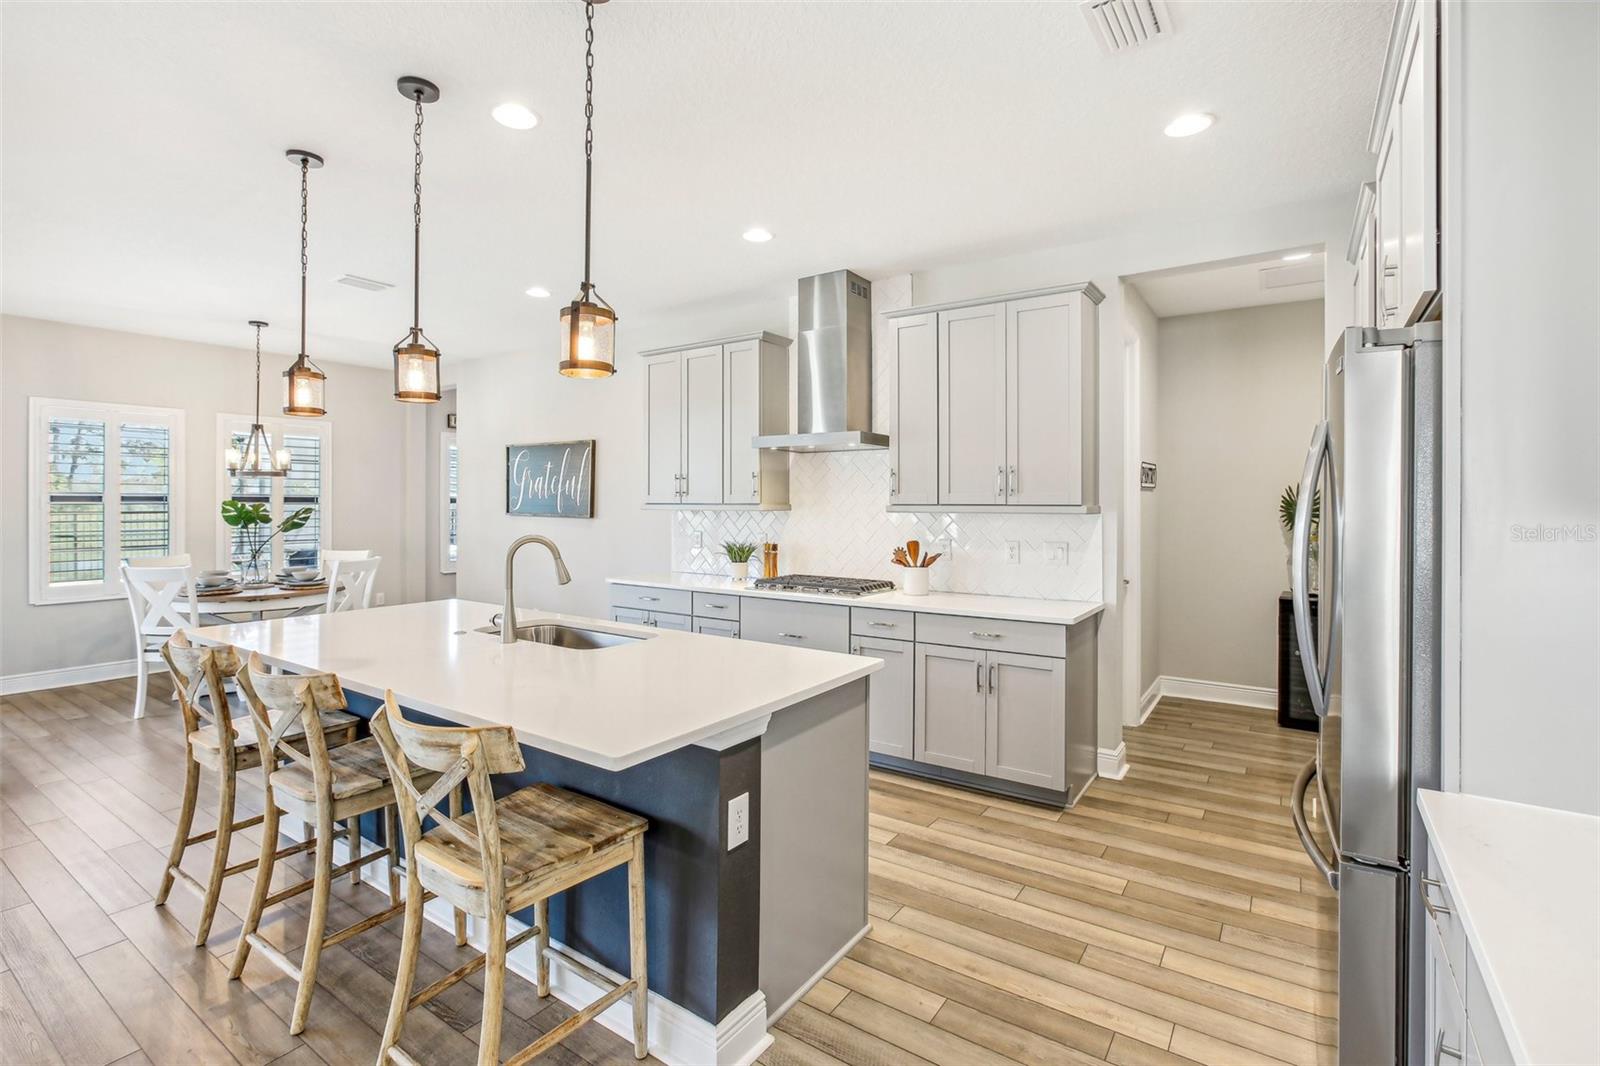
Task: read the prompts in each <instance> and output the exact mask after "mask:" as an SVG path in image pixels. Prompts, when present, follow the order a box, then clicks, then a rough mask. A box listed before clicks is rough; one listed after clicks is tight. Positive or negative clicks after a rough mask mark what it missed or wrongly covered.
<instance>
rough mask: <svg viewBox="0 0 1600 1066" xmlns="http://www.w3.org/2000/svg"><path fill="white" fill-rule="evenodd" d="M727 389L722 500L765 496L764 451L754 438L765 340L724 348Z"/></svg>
mask: <svg viewBox="0 0 1600 1066" xmlns="http://www.w3.org/2000/svg"><path fill="white" fill-rule="evenodd" d="M722 362H723V392H724V393H725V394H726V396H727V398H728V413H727V418H726V419H725V420H724V421H725V422H726V425H727V440H726V443H725V445H724V447H725V449H726V456H725V458H724V469H723V479H724V480H723V486H722V500H723V502H724V503H757V502H759V501H760V499H761V452H760V451H759V450H757V448H756V447H755V445H753V444H751V443H750V441H751V439H752V438H753V437H755V436H756V435H757V434H759V433H760V432H761V342H760V341H759V340H756V339H754V338H752V339H750V340H747V341H739V342H737V343H735V344H726V345H723V348H722Z"/></svg>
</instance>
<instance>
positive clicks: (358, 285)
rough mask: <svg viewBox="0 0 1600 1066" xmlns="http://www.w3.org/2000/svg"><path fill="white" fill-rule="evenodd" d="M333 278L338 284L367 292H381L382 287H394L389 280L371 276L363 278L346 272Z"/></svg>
mask: <svg viewBox="0 0 1600 1066" xmlns="http://www.w3.org/2000/svg"><path fill="white" fill-rule="evenodd" d="M334 280H336V281H337V282H338V283H339V284H340V285H348V286H350V287H351V288H352V289H365V290H366V291H368V292H382V291H383V290H384V289H392V288H394V283H393V282H391V281H377V280H376V279H373V278H364V277H362V276H361V275H360V274H346V275H345V276H344V277H342V278H336V279H334Z"/></svg>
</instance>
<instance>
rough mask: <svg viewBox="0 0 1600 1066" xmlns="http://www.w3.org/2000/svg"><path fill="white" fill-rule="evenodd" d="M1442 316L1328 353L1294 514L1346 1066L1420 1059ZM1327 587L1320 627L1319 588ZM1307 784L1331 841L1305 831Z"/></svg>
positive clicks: (1304, 836) (1312, 775)
mask: <svg viewBox="0 0 1600 1066" xmlns="http://www.w3.org/2000/svg"><path fill="white" fill-rule="evenodd" d="M1441 358H1442V346H1441V343H1440V334H1439V326H1438V324H1437V323H1424V324H1419V325H1417V326H1414V327H1411V328H1408V329H1368V328H1359V327H1358V328H1352V329H1347V330H1345V331H1344V334H1343V335H1342V337H1341V338H1340V341H1339V343H1338V344H1337V345H1335V347H1334V349H1333V352H1332V353H1331V354H1330V355H1329V357H1328V362H1327V365H1326V368H1325V380H1324V390H1323V421H1322V422H1321V423H1320V424H1319V425H1318V426H1317V427H1316V430H1315V431H1314V433H1313V434H1312V440H1311V450H1310V454H1309V455H1308V456H1307V457H1306V465H1305V473H1304V475H1303V476H1302V478H1301V482H1300V499H1301V500H1303V501H1308V500H1313V499H1315V498H1317V495H1316V494H1319V493H1320V501H1321V505H1322V506H1321V514H1320V520H1319V522H1318V525H1319V526H1320V528H1319V529H1318V530H1317V536H1316V538H1315V541H1313V538H1312V511H1313V509H1312V508H1311V507H1306V506H1302V507H1301V508H1300V509H1299V512H1298V514H1297V516H1296V521H1295V527H1294V537H1293V541H1292V567H1291V569H1292V573H1291V582H1290V584H1291V591H1292V593H1293V596H1294V607H1295V625H1296V630H1297V639H1298V642H1299V646H1300V654H1301V660H1302V666H1303V668H1304V670H1305V673H1306V680H1307V683H1308V686H1309V688H1310V690H1311V698H1312V705H1313V707H1314V708H1315V709H1316V711H1317V715H1318V717H1319V718H1320V719H1321V721H1320V724H1319V725H1320V728H1319V733H1318V739H1317V755H1316V758H1315V760H1314V761H1313V762H1312V763H1311V764H1310V765H1308V766H1307V767H1306V768H1305V769H1304V770H1303V771H1301V773H1300V775H1299V777H1298V778H1297V780H1296V782H1295V792H1294V804H1293V807H1292V813H1293V818H1294V823H1295V827H1296V829H1297V830H1298V831H1299V835H1300V841H1301V843H1302V844H1303V845H1304V846H1305V849H1306V852H1307V854H1309V855H1310V856H1311V860H1312V862H1314V863H1315V864H1316V865H1317V868H1318V870H1319V871H1321V873H1322V874H1323V876H1324V877H1325V878H1327V880H1328V883H1329V885H1330V886H1332V887H1333V888H1334V889H1335V890H1336V891H1337V892H1338V895H1339V1060H1340V1062H1342V1063H1347V1064H1351V1066H1355V1064H1360V1066H1375V1064H1381V1063H1407V1062H1417V1063H1421V1062H1423V1061H1424V1060H1425V1057H1426V1052H1425V1049H1424V1040H1425V1037H1424V1033H1423V1018H1422V1015H1423V1013H1424V1011H1423V992H1422V988H1423V966H1422V961H1421V960H1422V955H1423V948H1422V935H1423V929H1424V925H1423V922H1422V918H1421V903H1420V896H1419V895H1418V892H1417V890H1416V886H1415V884H1414V881H1415V880H1416V879H1418V878H1420V877H1421V876H1422V870H1423V866H1424V862H1425V855H1426V850H1427V845H1426V838H1425V837H1424V835H1423V829H1422V823H1421V820H1420V818H1419V817H1418V815H1417V809H1416V790H1417V789H1419V788H1437V787H1438V785H1439V657H1438V649H1439V573H1438V565H1439V559H1440V542H1439V536H1440V534H1439V501H1440V496H1439V484H1440V473H1439V461H1440V455H1439V452H1440V410H1439V402H1440V400H1439V394H1440V365H1441ZM1313 569H1315V571H1316V572H1317V573H1318V575H1319V576H1320V578H1321V588H1322V594H1321V597H1320V599H1321V601H1322V602H1321V610H1319V612H1318V616H1319V617H1318V618H1317V619H1316V621H1315V622H1314V621H1313V620H1312V618H1311V616H1310V611H1309V610H1308V608H1309V593H1310V591H1311V575H1312V572H1313ZM1313 781H1314V782H1315V786H1316V791H1315V793H1314V796H1315V797H1316V799H1317V800H1319V801H1320V803H1321V805H1322V811H1323V814H1324V817H1325V823H1326V825H1327V827H1328V830H1329V835H1330V836H1331V838H1332V844H1333V850H1332V852H1331V853H1328V852H1326V851H1325V850H1324V845H1323V843H1320V842H1319V839H1318V837H1317V836H1315V835H1314V834H1313V833H1312V832H1311V829H1310V827H1309V825H1308V820H1307V813H1306V803H1307V801H1308V794H1309V793H1311V787H1312V782H1313Z"/></svg>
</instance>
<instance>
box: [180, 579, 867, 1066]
mask: <svg viewBox="0 0 1600 1066" xmlns="http://www.w3.org/2000/svg"><path fill="white" fill-rule="evenodd" d="M497 610H498V608H497V607H495V606H494V605H492V604H487V603H478V602H473V601H468V600H441V601H434V602H429V603H413V604H404V605H397V606H392V607H378V608H373V609H369V610H364V611H350V612H345V613H340V614H333V615H310V616H303V617H298V618H287V619H279V620H275V621H270V622H251V623H243V624H237V625H225V626H212V627H208V628H203V629H199V630H196V631H195V632H194V633H193V634H192V635H193V636H194V638H195V639H196V640H197V641H201V642H212V643H216V642H223V643H228V644H232V645H234V646H236V647H238V648H240V649H241V650H243V651H254V652H257V653H259V654H260V655H261V657H262V658H263V659H264V660H265V661H266V662H267V663H269V664H270V665H272V666H274V667H277V668H280V669H283V670H286V671H290V672H329V673H334V674H337V675H338V676H339V679H340V682H341V684H342V686H343V688H344V691H345V695H346V698H347V700H348V701H349V703H350V708H351V710H352V711H353V712H354V713H357V714H359V715H361V716H363V717H370V716H371V715H372V714H373V713H374V712H375V711H376V710H377V708H378V707H379V706H381V703H382V699H383V694H384V692H385V690H392V691H393V692H394V693H395V699H396V701H397V702H398V703H399V704H400V705H401V706H402V707H403V708H405V709H406V711H407V715H408V717H412V718H415V719H416V720H419V721H434V722H447V723H455V724H462V725H509V726H511V727H512V728H513V729H515V731H516V734H517V738H518V740H519V741H520V742H521V743H522V745H523V756H524V759H525V761H526V763H527V767H526V770H525V771H524V772H523V773H522V774H518V775H507V776H506V777H504V778H500V779H497V780H496V786H497V791H501V790H503V791H510V790H512V789H515V788H517V787H520V786H521V785H523V784H528V783H531V782H534V781H543V782H548V783H551V784H554V785H558V786H560V787H563V788H568V789H571V790H573V791H576V792H581V793H584V794H586V795H590V796H594V797H596V798H598V799H601V800H603V801H605V802H607V803H611V804H613V805H615V806H617V807H620V808H622V809H625V810H629V811H633V812H635V813H638V814H641V815H643V816H645V817H647V818H648V819H650V829H649V832H648V833H647V834H646V838H645V863H646V915H647V921H648V945H649V966H650V973H649V978H650V993H651V995H650V999H651V1003H650V1036H651V1050H652V1051H653V1052H654V1053H655V1054H656V1055H658V1056H659V1057H661V1058H663V1059H665V1060H667V1061H677V1062H692V1063H712V1062H715V1063H723V1062H748V1061H750V1060H752V1059H754V1057H755V1056H756V1055H757V1054H759V1053H760V1050H761V1049H762V1048H763V1047H765V1046H766V1044H767V1042H768V1040H769V1038H768V1037H767V1035H766V1031H767V1019H768V1017H769V1013H770V1014H773V1015H776V1014H778V1013H781V1012H782V1010H783V1009H785V1008H787V1006H788V1005H789V1004H790V1003H792V1002H793V1001H794V1000H795V999H796V998H797V997H798V996H799V995H800V994H802V993H803V992H804V991H805V990H806V989H807V988H808V987H810V985H811V984H812V983H814V981H815V980H816V979H817V978H818V977H820V976H821V975H822V974H823V973H824V972H826V970H827V969H828V968H829V967H830V966H831V965H832V963H833V961H834V960H835V959H836V958H838V957H839V956H841V955H843V953H844V952H845V951H847V950H848V949H849V947H850V946H851V945H852V944H854V942H855V941H856V940H857V939H858V938H859V937H860V936H861V935H862V934H863V933H864V932H865V929H866V924H867V914H866V831H867V680H866V679H867V676H868V675H869V674H871V673H873V672H874V671H876V670H878V669H880V668H881V665H882V664H881V663H880V662H879V661H878V660H877V659H872V658H865V657H860V656H854V655H841V654H836V653H832V652H826V651H817V650H812V649H805V648H785V647H780V646H776V645H730V644H729V643H728V642H726V641H722V640H719V639H717V638H716V637H708V636H700V635H697V634H691V633H674V632H663V631H660V630H657V629H654V628H649V627H644V626H632V625H626V624H622V623H618V622H602V621H598V620H595V619H589V618H580V617H575V616H566V615H560V614H555V613H551V612H539V611H533V610H527V609H524V610H521V611H519V612H518V623H519V626H528V625H532V624H535V623H537V624H541V625H543V624H550V625H554V626H558V627H568V628H569V629H572V630H578V631H581V632H587V633H588V634H590V638H589V639H590V640H591V642H596V643H600V644H602V646H598V647H563V646H559V645H554V644H547V643H538V642H535V641H533V640H519V641H517V642H516V643H513V644H502V643H501V642H500V638H499V636H498V634H497V633H496V632H494V631H492V627H491V626H490V619H491V617H492V616H493V615H494V614H495V613H496V612H497ZM486 629H487V630H491V631H488V632H485V631H484V630H486ZM741 803H743V804H747V805H748V806H747V808H746V809H747V812H748V813H747V816H740V815H739V814H737V813H735V812H737V811H738V810H739V809H740V806H741ZM370 821H371V822H372V824H371V825H363V829H362V835H363V837H364V838H367V839H375V838H376V836H377V825H376V819H371V820H370ZM741 822H742V823H743V824H742V826H741V824H740V823H741ZM741 831H742V832H743V833H746V834H748V840H746V841H744V842H742V843H741V842H739V841H738V839H737V838H738V835H739V834H740V832H741ZM626 897H627V885H626V877H625V876H624V871H621V870H618V871H613V872H612V873H611V874H607V875H603V876H601V877H599V878H596V879H594V880H593V881H591V882H588V883H586V884H584V885H582V886H580V887H578V888H576V889H573V890H571V891H569V892H566V893H563V894H562V895H560V896H557V897H555V898H554V899H552V901H551V905H550V926H551V937H552V939H553V940H555V941H557V942H559V943H561V944H563V945H564V946H565V947H566V948H568V949H569V950H570V951H572V952H574V953H575V954H577V955H578V956H580V957H582V958H585V959H587V960H589V961H590V962H592V963H595V964H597V968H598V969H600V970H601V972H605V971H611V972H612V973H617V972H625V971H626V969H627V963H626V960H627V898H626ZM445 913H448V912H445ZM520 917H522V918H523V920H524V921H526V920H529V919H530V918H531V915H523V916H520ZM445 921H446V922H447V921H448V919H447V918H446V919H445ZM528 947H531V945H529V946H528ZM511 966H512V968H513V969H516V970H518V971H519V972H522V973H524V974H527V975H531V974H532V972H533V960H532V958H531V956H530V955H528V954H527V948H521V949H518V950H517V951H514V952H512V954H511ZM552 975H553V976H552V987H553V988H554V990H555V991H556V994H557V995H558V996H561V997H562V998H563V999H567V1000H568V1001H569V1002H574V1003H579V1004H581V1003H584V1002H587V1001H588V1000H590V999H592V998H594V996H595V994H596V990H595V989H594V988H593V987H592V986H588V985H587V984H586V982H585V981H584V980H583V978H582V977H581V976H580V975H579V974H578V973H577V971H574V970H571V969H564V968H562V967H561V966H560V965H559V963H558V964H556V965H554V966H553V967H552ZM612 1013H615V1015H616V1017H615V1019H613V1017H612V1016H611V1015H612ZM602 1019H603V1020H604V1021H605V1023H606V1024H607V1025H608V1026H610V1027H612V1028H616V1029H618V1030H619V1031H624V1032H625V1031H627V1024H628V1013H627V1005H626V1004H625V1003H623V1004H617V1005H615V1006H614V1007H613V1008H612V1012H608V1014H607V1015H604V1016H602Z"/></svg>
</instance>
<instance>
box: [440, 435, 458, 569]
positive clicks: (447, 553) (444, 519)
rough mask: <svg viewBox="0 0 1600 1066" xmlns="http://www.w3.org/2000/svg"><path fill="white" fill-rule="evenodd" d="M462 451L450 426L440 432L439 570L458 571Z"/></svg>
mask: <svg viewBox="0 0 1600 1066" xmlns="http://www.w3.org/2000/svg"><path fill="white" fill-rule="evenodd" d="M460 471H461V462H460V451H459V449H457V448H456V434H455V431H454V430H450V429H447V430H445V431H444V432H443V433H441V434H439V573H441V574H453V573H455V572H456V559H457V558H458V557H459V555H460V548H459V546H458V542H457V539H456V508H457V495H458V490H459V488H460V476H461V475H460Z"/></svg>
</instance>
